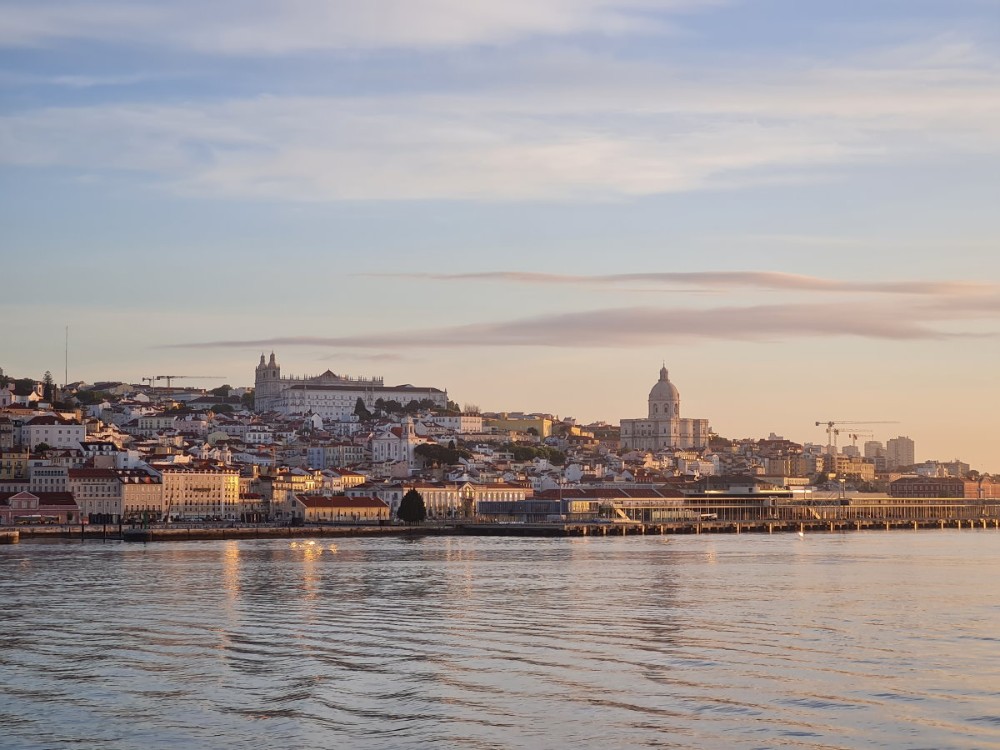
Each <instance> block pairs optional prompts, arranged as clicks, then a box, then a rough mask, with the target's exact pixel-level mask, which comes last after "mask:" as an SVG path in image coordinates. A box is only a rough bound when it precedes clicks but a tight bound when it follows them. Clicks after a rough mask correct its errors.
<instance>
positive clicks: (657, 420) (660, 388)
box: [621, 365, 709, 451]
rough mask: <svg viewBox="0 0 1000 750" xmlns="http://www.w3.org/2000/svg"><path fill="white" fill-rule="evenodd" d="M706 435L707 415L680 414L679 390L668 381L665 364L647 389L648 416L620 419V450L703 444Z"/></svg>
mask: <svg viewBox="0 0 1000 750" xmlns="http://www.w3.org/2000/svg"><path fill="white" fill-rule="evenodd" d="M708 437H709V426H708V420H707V419H687V418H683V417H681V394H680V392H679V391H678V390H677V387H676V386H675V385H674V384H673V383H671V382H670V377H669V375H668V373H667V367H666V365H664V366H663V367H662V368H661V369H660V379H659V380H658V381H657V382H656V384H655V385H654V386H653V388H652V390H650V392H649V414H648V416H647V417H646V418H645V419H623V420H621V447H622V450H639V451H659V450H664V449H668V448H679V449H688V448H704V447H705V446H707V445H708Z"/></svg>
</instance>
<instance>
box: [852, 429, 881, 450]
mask: <svg viewBox="0 0 1000 750" xmlns="http://www.w3.org/2000/svg"><path fill="white" fill-rule="evenodd" d="M849 437H850V438H851V445H852V446H854V447H855V448H857V447H858V438H861V437H865V438H871V437H875V433H874V432H872V431H871V430H862V431H861V432H852V433H851V434H850V435H849Z"/></svg>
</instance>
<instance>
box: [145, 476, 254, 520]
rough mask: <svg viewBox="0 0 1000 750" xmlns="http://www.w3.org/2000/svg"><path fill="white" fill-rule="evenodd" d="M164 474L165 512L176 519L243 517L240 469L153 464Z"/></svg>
mask: <svg viewBox="0 0 1000 750" xmlns="http://www.w3.org/2000/svg"><path fill="white" fill-rule="evenodd" d="M153 468H154V469H156V470H157V471H159V472H160V474H161V476H162V477H163V480H162V481H163V503H164V506H165V513H166V514H167V515H168V516H169V517H171V518H174V519H177V520H186V519H194V518H206V517H208V518H225V519H238V518H239V517H240V512H241V507H240V474H239V471H238V470H237V469H231V468H226V467H218V466H207V465H203V464H163V465H154V467H153Z"/></svg>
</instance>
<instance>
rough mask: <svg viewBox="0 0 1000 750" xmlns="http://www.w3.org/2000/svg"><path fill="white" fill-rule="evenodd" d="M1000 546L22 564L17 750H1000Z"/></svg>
mask: <svg viewBox="0 0 1000 750" xmlns="http://www.w3.org/2000/svg"><path fill="white" fill-rule="evenodd" d="M998 577H1000V534H998V533H996V532H992V531H969V530H966V531H942V532H913V533H908V532H889V533H852V534H843V535H826V534H817V535H807V537H806V538H805V539H801V538H799V537H798V536H797V535H775V536H751V535H740V536H711V537H706V536H702V537H675V538H670V539H669V540H665V539H663V538H660V537H648V538H636V537H632V538H627V539H621V538H617V537H615V538H607V539H598V538H583V539H560V540H542V539H528V540H525V539H470V538H459V537H453V538H426V539H415V540H402V539H396V540H369V539H344V540H339V541H338V542H337V544H332V543H330V542H328V541H322V542H321V541H316V542H315V543H312V542H311V541H310V540H306V541H301V540H299V541H294V542H288V541H278V540H260V541H241V542H193V543H177V544H173V543H171V544H152V545H146V546H142V545H123V544H119V543H99V542H87V543H80V542H73V543H63V544H30V543H22V544H21V545H17V546H9V547H0V596H2V602H3V605H4V606H3V608H2V609H0V675H2V679H0V746H2V747H3V748H52V747H56V746H70V747H81V748H90V747H95V748H96V747H100V748H109V749H115V748H168V747H169V748H215V747H218V748H222V747H241V748H243V747H246V748H272V747H288V748H293V747H294V748H297V747H310V748H342V747H352V748H354V747H360V748H366V747H371V748H376V747H379V748H380V747H391V748H408V747H419V746H426V745H431V746H438V747H462V748H542V747H545V748H548V747H567V748H570V747H572V748H609V747H685V748H689V747H698V748H731V747H746V748H772V747H781V748H872V747H883V748H987V747H1000V636H998V634H997V624H998V623H1000V603H998V601H997V598H996V594H995V591H996V583H995V582H996V581H997V579H998Z"/></svg>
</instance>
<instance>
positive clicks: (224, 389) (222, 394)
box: [209, 383, 233, 398]
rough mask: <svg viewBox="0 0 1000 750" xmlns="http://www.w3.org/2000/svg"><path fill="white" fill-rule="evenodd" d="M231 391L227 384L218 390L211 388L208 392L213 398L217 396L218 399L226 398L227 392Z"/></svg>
mask: <svg viewBox="0 0 1000 750" xmlns="http://www.w3.org/2000/svg"><path fill="white" fill-rule="evenodd" d="M232 389H233V387H232V386H231V385H229V383H226V384H225V385H220V386H219V387H218V388H213V389H212V390H210V391H209V393H211V394H212V395H213V396H218V397H219V398H228V397H229V392H230V391H231V390H232Z"/></svg>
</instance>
